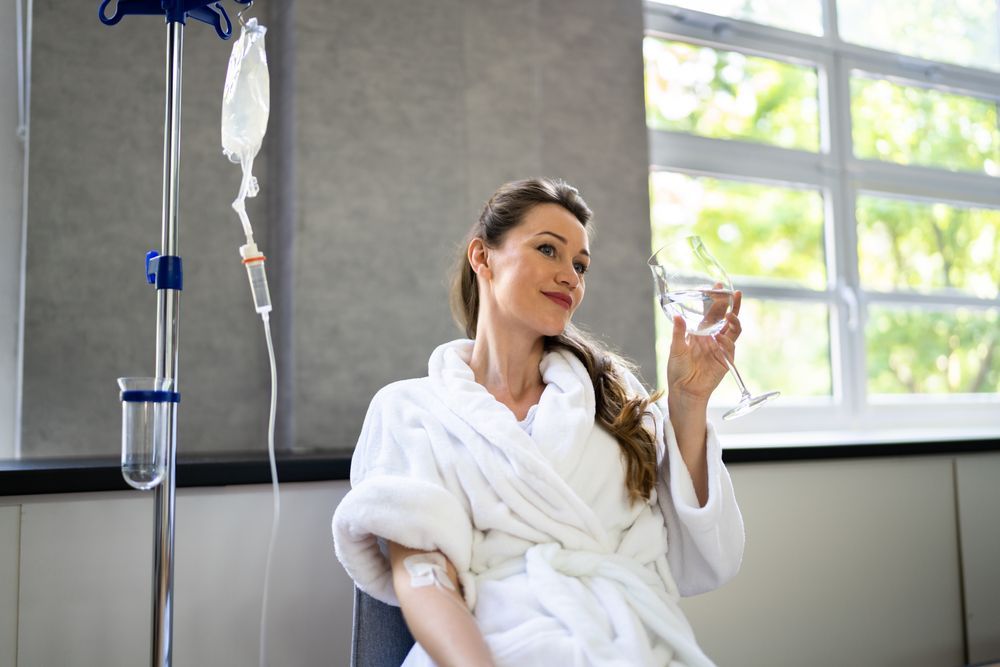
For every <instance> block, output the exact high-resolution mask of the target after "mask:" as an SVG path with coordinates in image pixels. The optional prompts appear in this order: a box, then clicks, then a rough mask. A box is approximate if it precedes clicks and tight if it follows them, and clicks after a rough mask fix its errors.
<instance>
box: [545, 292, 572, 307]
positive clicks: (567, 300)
mask: <svg viewBox="0 0 1000 667" xmlns="http://www.w3.org/2000/svg"><path fill="white" fill-rule="evenodd" d="M542 294H544V295H545V296H547V297H549V298H550V299H551V300H552V301H555V302H556V303H557V304H559V305H560V306H562V307H563V308H565V309H566V310H569V309H570V308H572V307H573V297H571V296H570V295H568V294H563V293H562V292H542Z"/></svg>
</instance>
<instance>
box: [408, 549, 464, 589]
mask: <svg viewBox="0 0 1000 667" xmlns="http://www.w3.org/2000/svg"><path fill="white" fill-rule="evenodd" d="M403 566H404V567H406V571H407V572H409V573H410V586H411V587H413V588H423V587H425V586H436V587H437V588H439V589H442V590H444V589H447V590H449V591H455V585H454V584H453V583H451V579H449V578H448V565H447V561H446V560H445V559H444V556H443V555H441V554H439V553H420V554H413V555H412V556H407V557H406V558H404V559H403Z"/></svg>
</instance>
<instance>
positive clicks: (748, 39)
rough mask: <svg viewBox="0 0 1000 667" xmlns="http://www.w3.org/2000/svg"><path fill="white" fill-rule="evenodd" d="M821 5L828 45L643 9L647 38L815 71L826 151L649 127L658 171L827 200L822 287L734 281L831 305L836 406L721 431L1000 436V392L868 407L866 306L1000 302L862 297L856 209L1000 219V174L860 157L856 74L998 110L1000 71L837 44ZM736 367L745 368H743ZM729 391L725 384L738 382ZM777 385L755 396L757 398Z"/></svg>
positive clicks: (857, 438) (809, 405)
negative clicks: (897, 208)
mask: <svg viewBox="0 0 1000 667" xmlns="http://www.w3.org/2000/svg"><path fill="white" fill-rule="evenodd" d="M822 1H823V27H824V31H823V32H824V34H823V35H821V36H817V35H809V34H805V33H798V32H793V31H789V30H783V29H780V28H774V27H771V26H765V25H760V24H756V23H751V22H749V21H745V20H739V19H731V18H725V17H720V16H717V15H714V14H706V13H703V12H698V11H694V10H690V9H684V8H680V7H675V6H672V5H664V4H660V3H658V2H652V1H651V0H646V3H645V12H644V16H645V22H646V24H645V32H646V35H650V36H655V37H663V38H666V39H675V40H680V41H684V42H688V43H695V44H701V45H705V46H709V47H712V48H716V49H720V50H726V51H739V52H742V53H745V54H748V55H758V56H762V57H766V58H770V59H777V60H782V61H787V62H792V63H797V64H804V65H808V66H811V67H815V68H816V71H817V74H818V88H819V100H818V101H819V114H820V149H819V151H818V152H816V153H812V152H808V151H802V150H793V149H785V148H779V147H775V146H769V145H761V144H753V143H749V142H742V141H738V140H728V139H712V138H708V137H701V136H696V135H692V134H686V133H681V132H672V131H665V130H654V129H650V130H649V148H650V163H651V170H665V171H674V172H681V173H687V174H691V175H703V176H711V177H715V178H726V179H735V180H749V181H754V180H756V181H763V182H768V183H770V184H778V185H791V186H793V187H794V186H798V187H803V186H805V187H809V188H811V189H816V190H818V191H819V192H820V193H821V194H822V195H823V201H824V206H825V226H824V240H825V255H826V263H827V275H828V284H827V286H826V289H825V290H818V291H817V290H809V289H806V288H801V289H800V288H784V287H774V286H767V285H758V284H753V283H746V284H744V285H742V286H741V285H737V288H741V289H743V291H744V293H745V295H746V296H747V297H749V298H762V299H769V300H795V301H805V302H813V303H823V304H826V305H827V306H829V308H830V311H829V312H830V347H831V349H830V354H831V373H832V381H833V392H832V396H831V397H830V398H821V399H808V400H807V399H791V398H781V399H779V400H778V401H776V402H773V403H770V404H768V405H767V406H766V407H764V408H762V409H761V410H758V411H757V412H756V413H754V414H752V415H749V416H746V417H743V418H740V419H737V420H734V421H731V422H725V423H724V425H721V424H722V422H721V415H722V413H723V412H724V411H725V407H724V406H722V407H712V408H710V417H711V418H712V419H713V421H715V422H716V423H717V424H720V425H721V426H720V430H722V431H723V432H725V433H726V434H727V438H726V442H727V446H734V447H741V446H760V445H765V444H767V445H782V444H788V445H803V444H810V443H814V444H837V443H853V442H872V443H875V442H918V441H928V440H962V439H975V438H995V437H998V436H1000V395H998V394H985V395H972V394H961V395H951V396H941V395H906V396H901V397H899V398H898V399H896V398H892V399H886V400H882V398H881V397H879V399H878V400H875V401H872V400H870V399H869V397H868V394H867V374H866V370H865V340H864V330H865V320H866V313H867V307H868V306H869V305H878V304H892V305H911V306H925V307H933V308H942V307H943V308H954V307H958V306H963V305H965V306H973V307H976V308H982V307H993V308H1000V297H998V298H996V299H981V298H976V297H971V296H952V295H942V294H922V293H913V292H887V293H882V292H875V291H871V290H864V289H862V288H861V283H860V277H859V274H858V256H857V222H856V220H855V204H856V199H857V196H858V194H859V193H863V194H874V195H876V196H879V197H892V198H905V199H906V200H908V201H912V200H918V201H919V200H924V201H934V202H948V203H955V204H959V205H961V206H973V207H978V208H991V209H1000V178H995V177H991V176H987V175H984V174H975V173H957V172H949V171H945V170H940V169H932V168H927V167H919V166H902V165H897V164H890V163H886V162H878V161H873V160H863V159H859V158H856V157H855V156H854V154H853V150H852V138H851V108H850V78H851V73H852V72H853V71H855V70H861V71H864V72H866V73H870V74H872V75H874V76H876V77H880V78H887V79H890V80H892V81H893V82H895V83H901V84H904V85H915V86H919V87H923V88H933V89H937V90H943V91H947V92H954V93H960V94H964V95H972V96H974V97H977V98H984V99H989V100H994V101H998V102H1000V74H997V73H993V72H988V71H985V70H979V69H974V68H969V67H962V66H958V65H951V64H946V63H939V62H933V61H928V60H923V59H920V58H914V57H909V56H903V55H900V54H896V53H890V52H886V51H880V50H877V49H871V48H866V47H862V46H858V45H855V44H850V43H847V42H844V41H842V40H841V39H840V36H839V32H838V27H837V17H836V11H837V8H836V0H822ZM737 363H738V359H737ZM725 381H727V382H728V381H729V380H728V379H727V380H725ZM754 389H756V390H760V391H763V390H768V389H775V387H752V386H751V391H753V390H754Z"/></svg>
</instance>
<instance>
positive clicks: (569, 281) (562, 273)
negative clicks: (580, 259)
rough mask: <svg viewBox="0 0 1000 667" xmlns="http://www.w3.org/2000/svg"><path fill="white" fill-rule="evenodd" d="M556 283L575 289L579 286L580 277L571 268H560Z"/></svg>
mask: <svg viewBox="0 0 1000 667" xmlns="http://www.w3.org/2000/svg"><path fill="white" fill-rule="evenodd" d="M556 281H557V282H558V283H560V284H562V285H565V286H566V287H569V288H570V289H576V286H577V285H579V284H580V275H579V274H578V273H577V272H576V269H574V268H573V267H572V266H570V267H568V268H567V267H562V268H561V269H560V270H559V275H557V276H556Z"/></svg>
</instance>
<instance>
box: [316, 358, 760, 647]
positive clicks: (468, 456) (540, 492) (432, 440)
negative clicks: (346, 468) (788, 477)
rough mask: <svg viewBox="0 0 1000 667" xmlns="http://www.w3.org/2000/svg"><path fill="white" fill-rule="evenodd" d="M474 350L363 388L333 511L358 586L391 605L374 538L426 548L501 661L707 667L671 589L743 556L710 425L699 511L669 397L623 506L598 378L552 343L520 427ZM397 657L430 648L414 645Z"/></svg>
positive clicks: (713, 574) (710, 583) (686, 591)
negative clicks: (647, 468) (650, 477)
mask: <svg viewBox="0 0 1000 667" xmlns="http://www.w3.org/2000/svg"><path fill="white" fill-rule="evenodd" d="M471 352H472V341H470V340H458V341H453V342H451V343H446V344H444V345H442V346H440V347H438V348H437V349H436V350H435V351H434V353H433V354H432V355H431V358H430V363H429V376H428V377H425V378H419V379H414V380H404V381H401V382H396V383H393V384H391V385H389V386H387V387H385V388H384V389H382V390H381V391H379V392H378V394H376V395H375V397H374V398H373V399H372V402H371V407H370V408H369V410H368V415H367V417H366V418H365V423H364V427H363V429H362V432H361V437H360V440H359V442H358V446H357V449H356V450H355V453H354V459H353V461H352V464H351V486H352V489H351V491H350V492H349V493H348V494H347V496H346V497H345V498H344V500H343V501H342V502H341V503H340V505H339V506H338V507H337V510H336V512H335V513H334V517H333V535H334V542H335V546H336V552H337V556H338V558H339V559H340V561H341V563H342V564H343V565H344V568H345V569H346V570H347V572H348V573H349V574H350V575H351V577H352V578H353V579H354V581H355V583H356V584H357V585H358V587H359V588H361V590H363V591H365V592H367V593H368V594H370V595H372V596H373V597H375V598H377V599H379V600H382V601H383V602H387V603H389V604H395V605H398V604H399V602H398V600H397V598H396V595H395V593H394V591H393V585H392V575H391V572H390V569H389V563H388V560H387V559H386V557H385V544H384V540H391V541H394V542H397V543H399V544H402V545H405V546H408V547H411V548H414V549H420V550H426V551H435V550H437V551H441V552H442V553H443V554H444V555H445V556H446V557H447V558H448V559H449V560H450V561H451V563H452V564H453V565H454V566H455V569H456V570H457V572H458V575H459V580H460V581H461V584H462V592H463V594H464V596H465V601H466V603H467V604H468V607H469V609H470V610H472V613H473V614H474V615H475V618H476V621H477V623H478V625H479V627H480V628H481V630H482V632H483V635H484V637H485V639H486V643H487V644H488V646H489V647H490V650H491V651H492V653H493V657H494V660H495V662H496V665H497V667H505V666H510V667H533V666H538V667H552V666H554V665H555V666H558V667H584V666H595V667H597V666H600V667H604V666H615V667H619V666H620V667H636V666H641V665H670V666H674V667H676V666H681V665H684V666H687V667H695V666H701V665H711V664H712V663H711V661H710V660H709V659H708V658H707V657H706V656H705V654H704V653H703V652H702V651H701V649H700V648H699V647H698V645H697V643H696V641H695V638H694V633H693V632H692V630H691V626H690V625H689V624H688V622H687V620H686V619H685V618H684V615H683V613H682V612H681V610H680V607H679V606H678V604H677V601H678V598H679V597H680V596H681V595H694V594H697V593H702V592H705V591H709V590H712V589H714V588H716V587H718V586H719V585H721V584H722V583H724V582H725V581H727V580H728V579H730V578H731V577H733V576H734V575H735V574H736V572H737V571H738V570H739V567H740V562H741V560H742V556H743V541H744V535H743V520H742V517H741V516H740V511H739V508H738V507H737V505H736V500H735V497H734V494H733V487H732V482H731V480H730V478H729V474H728V472H727V471H726V469H725V467H724V466H723V464H722V455H721V448H720V446H719V443H718V440H717V438H716V436H715V433H714V430H713V429H712V427H711V426H709V431H708V482H709V496H708V502H707V504H706V505H705V506H704V507H701V506H699V503H698V500H697V497H696V495H695V491H694V485H693V483H692V481H691V477H690V474H689V473H688V470H687V467H686V466H685V464H684V461H683V460H682V459H681V455H680V451H679V449H678V447H677V442H676V439H675V437H674V434H673V429H672V428H671V427H670V422H669V420H667V419H665V408H666V406H665V404H653V405H651V406H650V413H651V424H650V425H651V426H652V427H653V428H655V433H656V440H657V443H659V445H658V459H659V461H660V471H661V474H660V475H659V479H658V482H657V485H656V488H655V491H654V493H653V497H652V498H651V500H650V501H649V502H639V503H636V504H632V503H630V502H629V499H628V493H627V490H626V486H625V463H624V460H623V458H622V456H621V453H620V452H621V450H620V446H619V445H618V443H617V441H616V440H615V439H614V437H613V436H611V435H610V434H609V433H608V432H607V431H605V430H604V429H603V428H602V427H600V426H599V425H597V424H596V422H595V420H594V405H595V404H594V389H593V385H592V383H591V381H590V377H589V376H588V375H587V372H586V369H585V368H584V367H583V364H581V363H580V361H579V360H578V359H577V358H576V357H575V356H573V354H572V353H570V352H568V351H565V350H556V351H552V352H548V353H546V355H545V357H544V358H543V360H542V363H541V367H540V368H541V372H542V378H543V380H544V382H545V384H546V386H545V390H544V391H543V393H542V397H541V400H540V401H539V403H538V405H537V406H536V408H535V409H534V414H533V415H532V417H533V419H532V423H531V424H530V428H526V425H525V424H519V423H518V422H517V420H516V417H515V416H514V415H513V413H511V411H510V410H509V409H508V408H507V407H506V406H504V405H503V404H501V403H499V402H498V401H497V400H496V399H494V398H493V396H492V395H491V394H490V393H489V392H487V391H486V389H485V387H483V386H482V385H480V384H478V383H477V382H476V381H475V377H474V375H473V372H472V369H471V368H470V367H469V365H468V361H469V359H470V356H471ZM622 374H623V375H624V376H625V377H626V379H627V382H628V383H629V385H630V386H631V387H632V389H633V390H634V392H635V394H637V395H646V392H645V390H644V389H643V387H642V385H641V384H640V383H639V381H638V380H637V379H636V378H635V377H634V376H633V375H632V374H631V373H629V372H628V371H626V370H624V369H623V370H622ZM403 664H404V667H416V666H420V667H424V666H431V665H433V662H432V661H431V659H430V657H429V656H428V655H427V653H426V652H425V651H424V650H423V648H422V647H421V646H420V645H419V644H417V645H415V646H414V648H413V650H412V651H411V652H410V654H409V656H408V657H407V659H406V662H404V663H403Z"/></svg>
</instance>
